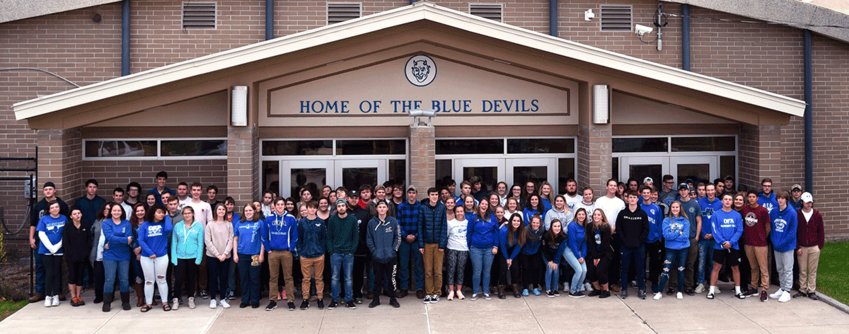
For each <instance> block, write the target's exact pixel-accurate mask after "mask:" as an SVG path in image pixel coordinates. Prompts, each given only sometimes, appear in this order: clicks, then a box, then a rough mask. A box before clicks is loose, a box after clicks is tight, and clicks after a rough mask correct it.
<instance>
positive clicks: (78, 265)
mask: <svg viewBox="0 0 849 334" xmlns="http://www.w3.org/2000/svg"><path fill="white" fill-rule="evenodd" d="M66 262H68V284H73V285H79V286H82V285H83V273H84V272H85V270H86V266H88V261H86V260H79V261H66Z"/></svg>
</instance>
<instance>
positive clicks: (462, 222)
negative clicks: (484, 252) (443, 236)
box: [445, 198, 469, 300]
mask: <svg viewBox="0 0 849 334" xmlns="http://www.w3.org/2000/svg"><path fill="white" fill-rule="evenodd" d="M453 201H454V199H453V198H449V199H448V200H446V201H445V202H446V204H448V202H453ZM452 206H453V210H452V212H451V213H450V214H449V217H447V218H448V246H447V248H448V250H447V254H446V260H445V266H446V267H447V268H448V269H447V273H446V274H447V276H446V277H447V278H448V280H447V283H448V300H454V297H455V296H456V297H457V299H459V300H464V299H466V296H464V295H463V278H464V277H463V275H464V274H465V271H466V261H467V260H468V259H469V244H468V242H467V241H466V234H467V232H468V230H467V229H468V227H469V222H468V221H466V209H465V208H463V207H462V206H454V205H452ZM446 207H447V205H446Z"/></svg>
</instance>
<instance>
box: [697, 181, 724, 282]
mask: <svg viewBox="0 0 849 334" xmlns="http://www.w3.org/2000/svg"><path fill="white" fill-rule="evenodd" d="M699 207H700V208H701V209H702V223H703V224H704V223H705V222H709V221H710V218H711V217H713V213H714V212H716V211H719V210H722V201H721V200H719V198H717V197H716V186H714V185H713V184H710V183H708V184H706V185H705V197H704V198H701V199H699ZM711 232H712V231H711V229H709V228H705V227H704V226H702V228H701V230H700V231H699V260H698V265H697V268H696V283H698V285H697V286H696V291H695V292H696V293H703V292H705V273H706V272H708V270H710V269H709V268H708V266H710V267H713V233H711Z"/></svg>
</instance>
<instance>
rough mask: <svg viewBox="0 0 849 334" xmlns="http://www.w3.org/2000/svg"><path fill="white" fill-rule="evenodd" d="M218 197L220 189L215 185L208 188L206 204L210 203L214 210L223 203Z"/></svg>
mask: <svg viewBox="0 0 849 334" xmlns="http://www.w3.org/2000/svg"><path fill="white" fill-rule="evenodd" d="M216 197H218V187H216V186H215V185H214V184H211V185H209V187H206V202H207V203H209V207H211V208H214V207H215V205H216V204H218V203H221V202H220V201H219V200H218V199H216Z"/></svg>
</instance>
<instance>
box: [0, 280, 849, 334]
mask: <svg viewBox="0 0 849 334" xmlns="http://www.w3.org/2000/svg"><path fill="white" fill-rule="evenodd" d="M725 291H726V292H724V293H722V294H721V295H718V296H717V299H715V300H707V299H705V298H704V296H699V295H697V296H694V297H689V296H685V298H684V300H676V299H675V298H674V296H671V297H670V296H664V298H663V299H662V300H660V301H654V300H651V299H650V298H649V299H647V300H640V299H637V298H635V297H633V296H632V297H629V298H628V299H626V300H621V299H619V298H618V297H615V296H614V297H610V298H607V299H598V298H588V297H585V298H581V299H573V298H569V297H566V296H561V297H557V298H546V297H544V296H540V297H535V296H531V297H526V298H520V299H515V298H513V297H508V298H507V299H506V300H498V299H492V300H488V301H487V300H483V299H480V300H477V301H470V300H468V299H467V300H465V301H456V300H455V301H453V302H448V301H446V300H444V299H443V300H441V301H440V302H439V303H438V304H431V305H425V304H423V303H422V302H421V301H420V300H418V299H416V298H415V297H414V296H408V297H406V298H404V299H400V301H401V308H399V309H394V308H392V307H390V306H388V302H387V299H386V297H383V300H382V301H383V305H381V306H379V307H377V308H374V309H369V308H368V307H367V305H366V304H362V305H358V307H357V309H356V310H349V309H345V308H337V309H335V310H327V309H325V310H323V311H320V310H318V309H317V308H315V303H313V305H312V307H311V308H310V309H309V310H306V311H301V310H296V311H294V312H290V311H288V310H286V309H285V305H284V307H283V308H280V307H278V308H277V309H276V310H274V311H272V312H266V311H265V309H264V307H265V303H264V302H265V300H263V304H262V307H261V308H259V309H251V308H246V309H239V308H238V300H236V301H234V303H233V304H234V307H233V308H231V309H228V310H224V309H221V308H218V309H215V310H212V309H209V308H208V303H209V302H208V301H207V300H202V299H200V298H198V307H197V308H196V309H194V310H190V309H188V308H187V307H181V308H180V310H178V311H171V312H168V313H165V312H163V311H162V309H161V308H154V309H153V310H151V311H150V312H148V313H141V312H139V309H138V308H135V307H134V308H133V309H132V310H131V311H119V310H115V309H116V308H117V309H120V303H113V311H112V312H110V313H103V312H101V311H100V305H99V304H98V305H95V304H91V303H89V304H88V305H86V306H83V307H76V308H75V307H71V306H70V304H68V303H67V302H63V303H62V305H60V306H59V307H55V308H45V307H44V306H43V304H41V303H35V304H30V305H27V306H26V307H25V308H24V309H22V310H21V311H19V312H17V313H15V314H14V315H12V316H10V317H9V318H7V319H6V320H4V321H3V322H0V333H15V334H18V333H39V334H44V333H122V334H125V333H126V334H129V333H145V334H151V333H226V334H234V333H251V334H259V333H281V330H283V331H285V332H286V333H359V334H372V333H393V334H397V333H401V334H415V333H465V334H473V333H474V334H477V333H480V334H483V333H682V332H683V333H708V332H712V333H717V332H722V333H723V334H728V333H794V334H796V333H817V334H826V333H841V334H845V333H849V314H846V313H843V312H841V311H839V310H837V309H835V308H833V307H831V306H829V305H827V304H825V303H823V302H819V301H812V300H809V299H806V298H805V299H794V300H793V301H791V302H789V303H786V304H780V303H778V302H776V301H774V300H770V301H768V302H766V303H761V302H759V301H757V300H756V299H747V300H737V299H734V298H733V296H732V295H731V294H730V293H729V292H727V291H730V290H727V289H726V290H725ZM87 299H88V300H89V301H91V299H92V298H91V296H89V297H88V298H87Z"/></svg>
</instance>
